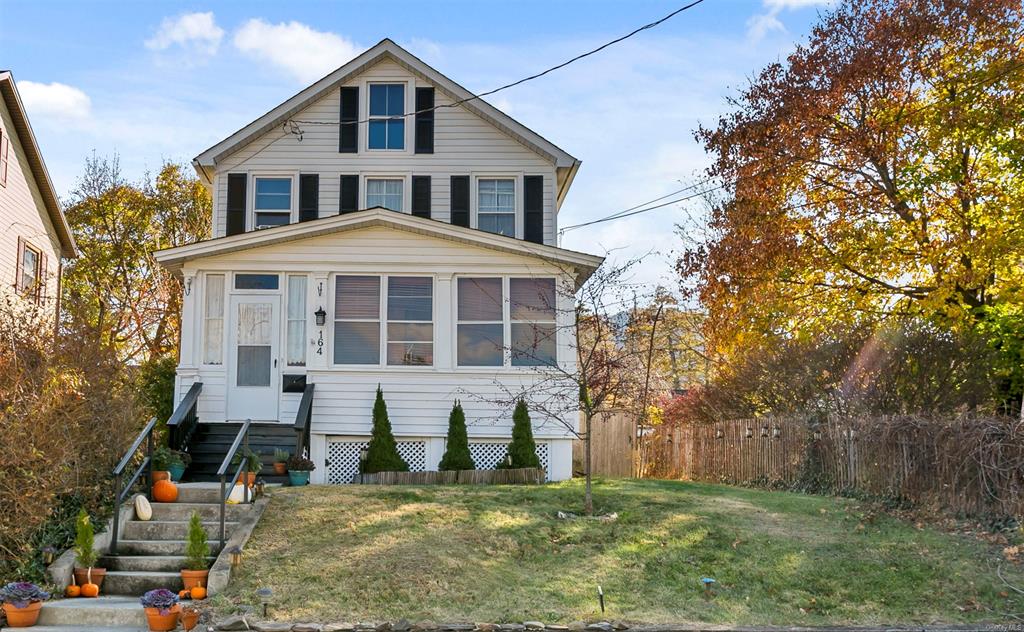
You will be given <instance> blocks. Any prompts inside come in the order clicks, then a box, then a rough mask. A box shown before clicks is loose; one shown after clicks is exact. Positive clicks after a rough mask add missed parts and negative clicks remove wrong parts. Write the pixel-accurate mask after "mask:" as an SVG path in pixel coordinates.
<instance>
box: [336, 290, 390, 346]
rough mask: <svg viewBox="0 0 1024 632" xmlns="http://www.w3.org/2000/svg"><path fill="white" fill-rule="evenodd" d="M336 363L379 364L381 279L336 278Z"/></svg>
mask: <svg viewBox="0 0 1024 632" xmlns="http://www.w3.org/2000/svg"><path fill="white" fill-rule="evenodd" d="M334 363H335V364H380V277H376V276H338V277H336V278H335V289H334Z"/></svg>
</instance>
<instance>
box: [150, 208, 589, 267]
mask: <svg viewBox="0 0 1024 632" xmlns="http://www.w3.org/2000/svg"><path fill="white" fill-rule="evenodd" d="M372 227H385V228H391V229H394V230H401V231H405V232H409V233H414V234H419V235H426V236H429V237H436V238H438V239H446V240H449V241H453V242H456V243H462V244H466V245H468V246H476V247H479V248H486V249H488V250H494V251H498V252H505V253H509V254H515V255H520V256H527V257H536V258H537V259H540V260H543V261H545V262H547V263H551V264H554V265H556V266H561V267H563V268H565V269H566V270H567V271H569V272H572V273H573V274H574V275H575V277H576V282H577V283H579V284H582V283H583V282H584V281H586V280H587V278H589V277H590V275H591V274H593V272H594V271H595V270H597V268H598V266H600V265H601V263H602V262H603V261H604V257H599V256H596V255H590V254H586V253H583V252H576V251H574V250H566V249H564V248H556V247H555V246H547V245H544V244H536V243H533V242H529V241H523V240H521V239H515V238H513V237H506V236H504V235H496V234H493V233H488V232H485V231H481V230H477V229H475V228H464V227H462V226H453V225H452V224H449V223H447V222H442V221H439V220H433V219H426V218H422V217H415V216H413V215H408V214H405V213H399V212H395V211H391V210H388V209H385V208H382V207H379V206H378V207H374V208H371V209H366V210H364V211H357V212H354V213H346V214H344V215H333V216H330V217H322V218H320V219H315V220H311V221H307V222H299V223H297V224H288V225H285V226H276V227H274V228H265V229H262V230H255V231H250V232H246V233H242V234H239V235H230V236H227V237H218V238H215V239H207V240H205V241H199V242H196V243H194V244H189V245H187V246H178V247H176V248H167V249H165V250H158V251H157V252H155V253H154V256H155V257H156V260H157V262H158V263H159V264H160V265H162V266H163V267H164V268H166V269H167V270H168V271H170V272H171V273H172V274H174V275H175V276H178V277H179V278H180V277H181V276H182V268H183V266H184V265H185V263H187V262H189V261H195V260H198V259H203V258H205V257H212V256H217V255H224V254H228V253H232V252H240V251H244V250H251V249H256V248H261V247H264V246H271V245H277V244H282V243H286V242H289V241H298V240H303V239H309V238H312V237H319V236H322V235H329V234H334V233H342V232H347V231H353V230H359V229H363V228H372Z"/></svg>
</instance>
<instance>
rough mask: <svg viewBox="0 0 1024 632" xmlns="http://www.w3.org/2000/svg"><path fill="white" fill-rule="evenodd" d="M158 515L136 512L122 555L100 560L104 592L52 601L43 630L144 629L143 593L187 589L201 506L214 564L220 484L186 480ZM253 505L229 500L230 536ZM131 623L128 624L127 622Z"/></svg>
mask: <svg viewBox="0 0 1024 632" xmlns="http://www.w3.org/2000/svg"><path fill="white" fill-rule="evenodd" d="M152 507H153V518H152V519H151V520H149V521H145V522H144V521H142V520H138V519H135V518H133V519H132V520H129V521H127V522H126V523H125V524H124V525H123V529H122V531H121V537H120V539H119V540H118V555H115V556H112V555H105V556H103V557H102V558H100V562H99V565H100V566H101V567H104V568H106V569H107V575H106V578H105V579H104V580H103V595H102V596H101V597H100V598H98V599H81V598H79V599H65V600H60V601H53V602H47V604H46V605H45V606H44V607H43V610H42V613H41V614H40V617H39V626H43V627H42V628H39V627H37V628H36V629H37V630H40V632H50V631H51V630H52V631H53V632H60V631H67V632H71V631H72V630H75V631H85V630H108V629H109V630H112V631H117V630H122V631H124V632H127V631H128V630H136V629H145V626H146V617H145V614H144V613H143V611H142V607H141V606H140V605H139V597H140V596H142V594H143V593H145V592H146V591H148V590H153V589H155V588H167V589H169V590H173V591H174V592H178V591H179V590H181V589H182V583H181V575H180V571H181V569H182V567H183V566H184V562H185V546H186V536H187V534H188V522H189V519H190V518H191V517H192V512H193V511H197V512H199V516H200V518H201V519H202V521H203V526H204V527H205V529H206V536H207V538H208V542H209V545H210V553H209V555H210V557H209V562H210V564H212V563H213V561H214V559H215V558H216V556H217V555H218V554H219V553H220V484H219V483H182V484H179V485H178V501H177V502H174V503H156V502H154V503H152ZM251 510H252V505H228V506H227V507H226V512H225V525H224V526H225V528H224V531H225V537H226V538H230V537H231V534H232V531H233V530H234V528H235V526H236V525H237V524H238V521H239V520H240V519H241V518H242V517H243V516H245V515H246V514H247V512H249V511H251ZM125 626H127V627H125ZM133 626H134V627H133Z"/></svg>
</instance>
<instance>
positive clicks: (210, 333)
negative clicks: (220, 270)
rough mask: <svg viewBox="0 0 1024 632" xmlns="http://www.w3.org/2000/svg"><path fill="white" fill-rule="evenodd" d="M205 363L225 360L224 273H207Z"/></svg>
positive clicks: (204, 323) (204, 312) (218, 362)
mask: <svg viewBox="0 0 1024 632" xmlns="http://www.w3.org/2000/svg"><path fill="white" fill-rule="evenodd" d="M203 332H204V339H203V364H221V363H223V361H224V359H223V358H224V275H223V274H208V275H206V297H205V304H204V307H203Z"/></svg>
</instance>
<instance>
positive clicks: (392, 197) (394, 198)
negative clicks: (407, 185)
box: [366, 178, 403, 212]
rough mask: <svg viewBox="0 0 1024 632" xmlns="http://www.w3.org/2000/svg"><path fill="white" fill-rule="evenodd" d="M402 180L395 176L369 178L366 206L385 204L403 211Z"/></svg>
mask: <svg viewBox="0 0 1024 632" xmlns="http://www.w3.org/2000/svg"><path fill="white" fill-rule="evenodd" d="M402 184H403V182H402V180H398V179H395V178H391V179H383V178H369V179H367V180H366V208H373V207H375V206H383V207H384V208H386V209H390V210H392V211H398V212H401V211H402V197H403V196H402Z"/></svg>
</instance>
